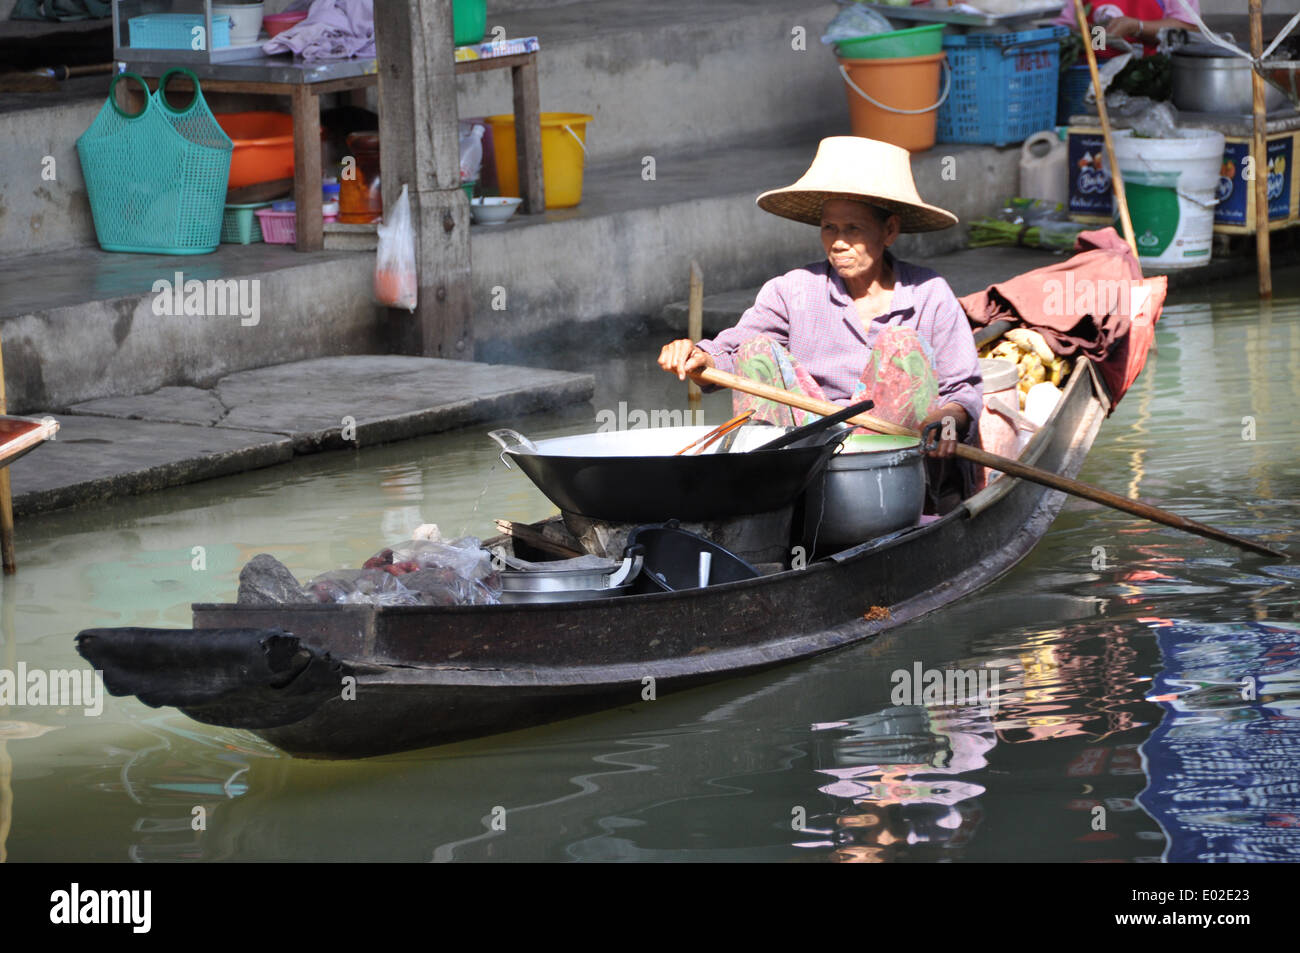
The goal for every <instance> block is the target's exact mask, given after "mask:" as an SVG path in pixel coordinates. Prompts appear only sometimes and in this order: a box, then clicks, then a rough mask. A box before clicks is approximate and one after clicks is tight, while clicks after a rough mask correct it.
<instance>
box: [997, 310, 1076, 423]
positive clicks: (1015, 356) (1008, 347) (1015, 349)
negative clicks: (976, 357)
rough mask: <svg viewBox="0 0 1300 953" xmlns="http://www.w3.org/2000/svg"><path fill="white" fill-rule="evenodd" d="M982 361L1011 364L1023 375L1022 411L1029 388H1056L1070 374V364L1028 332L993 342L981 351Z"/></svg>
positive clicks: (1011, 333)
mask: <svg viewBox="0 0 1300 953" xmlns="http://www.w3.org/2000/svg"><path fill="white" fill-rule="evenodd" d="M980 357H991V358H994V359H996V360H1003V361H1010V362H1011V363H1012V364H1014V365H1016V371H1017V373H1018V374H1019V375H1020V383H1019V385H1018V386H1017V390H1018V391H1019V393H1020V409H1021V410H1024V408H1025V395H1026V394H1028V393H1029V388H1031V387H1033V386H1034V385H1035V384H1040V383H1042V382H1043V381H1050V382H1051V383H1052V384H1055V385H1056V386H1057V387H1059V386H1060V385H1061V381H1063V380H1065V378H1066V376H1067V375H1068V374H1069V373H1070V362H1069V361H1067V360H1066V359H1065V358H1063V357H1058V356H1057V355H1056V354H1055V353H1053V351H1052V349H1051V347H1050V346H1049V345H1048V343H1047V339H1046V338H1045V337H1043V336H1042V335H1041V334H1039V333H1038V332H1037V331H1031V330H1030V329H1029V328H1012V329H1011V330H1010V331H1008V332H1007V333H1006V334H1005V335H1003V337H1001V338H999V339H998V340H995V341H991V342H989V343H988V344H986V345H984V347H983V348H982V349H981V350H980Z"/></svg>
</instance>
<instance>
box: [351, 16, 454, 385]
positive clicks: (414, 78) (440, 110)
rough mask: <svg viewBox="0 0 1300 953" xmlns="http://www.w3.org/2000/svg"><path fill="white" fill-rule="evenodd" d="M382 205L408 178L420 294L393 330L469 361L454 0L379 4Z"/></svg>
mask: <svg viewBox="0 0 1300 953" xmlns="http://www.w3.org/2000/svg"><path fill="white" fill-rule="evenodd" d="M375 43H376V46H377V48H378V51H379V101H380V110H379V141H380V163H381V179H382V182H383V191H384V208H385V210H388V209H391V208H392V206H393V203H394V202H395V201H396V200H397V198H398V196H399V195H400V194H401V190H402V186H403V185H406V186H407V187H408V191H409V193H410V200H411V213H412V218H413V220H414V222H415V226H416V267H417V269H418V274H419V298H418V304H417V306H416V312H415V315H414V321H412V319H411V317H410V316H407V315H406V314H404V313H398V314H393V315H392V320H393V321H394V322H400V324H397V325H396V327H397V329H398V331H397V334H396V337H397V339H398V341H399V342H401V345H402V347H403V349H404V350H406V351H408V352H414V353H418V354H422V355H424V356H425V357H444V358H456V359H461V360H472V359H473V357H474V346H473V335H472V330H471V324H470V315H471V313H472V309H471V301H470V249H469V202H468V200H467V199H466V198H465V193H464V192H463V191H462V190H461V188H460V136H459V132H458V122H457V120H458V115H457V109H456V72H455V65H456V64H455V60H454V59H453V55H452V50H453V33H452V23H451V4H444V3H436V4H433V3H430V4H421V3H418V2H416V0H391V2H387V3H383V4H376V7H375Z"/></svg>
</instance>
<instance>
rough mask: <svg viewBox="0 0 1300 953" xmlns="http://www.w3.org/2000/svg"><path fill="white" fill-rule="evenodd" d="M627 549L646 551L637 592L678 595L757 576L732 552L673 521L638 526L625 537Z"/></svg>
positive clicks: (752, 569)
mask: <svg viewBox="0 0 1300 953" xmlns="http://www.w3.org/2000/svg"><path fill="white" fill-rule="evenodd" d="M628 546H629V547H638V548H642V549H643V550H644V552H645V569H644V570H643V571H642V573H641V579H640V581H639V583H638V585H637V587H636V588H637V591H639V592H678V591H680V590H682V589H697V588H701V587H702V586H704V585H706V584H707V585H713V586H716V585H719V584H721V583H724V582H738V581H739V580H742V579H756V578H757V577H758V576H759V575H760V573H759V571H758V570H757V569H755V568H754V567H753V566H751V565H750V564H749V563H747V562H745V560H743V559H741V558H740V557H739V556H737V555H736V554H735V553H733V552H731V551H730V550H728V549H724V548H723V547H721V546H719V545H718V544H717V543H713V542H710V541H709V540H707V539H705V538H704V537H703V536H699V535H697V534H695V533H692V532H689V531H687V530H684V529H682V528H681V527H680V526H678V524H677V521H676V520H669V521H668V522H666V523H660V524H654V525H649V526H638V527H637V528H636V529H634V530H633V531H632V533H631V535H629V536H628ZM706 557H707V558H706ZM706 567H707V568H706Z"/></svg>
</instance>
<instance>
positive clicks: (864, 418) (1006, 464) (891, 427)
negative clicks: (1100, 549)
mask: <svg viewBox="0 0 1300 953" xmlns="http://www.w3.org/2000/svg"><path fill="white" fill-rule="evenodd" d="M1077 2H1078V0H1076V3H1077ZM1084 48H1085V49H1087V48H1088V47H1087V45H1086V44H1085V47H1084ZM690 376H692V377H694V378H695V379H696V380H697V381H701V382H703V383H705V384H716V385H718V386H719V387H729V388H731V389H733V390H738V391H742V392H744V393H746V394H753V395H755V396H757V397H766V398H767V399H768V400H775V401H777V402H778V403H781V404H787V405H789V406H791V407H798V408H799V409H800V410H810V411H812V412H813V413H814V414H832V413H835V412H836V410H837V409H838V408H836V406H835V405H834V404H832V403H831V402H830V401H825V400H815V399H814V398H812V397H805V396H803V395H802V394H792V393H790V392H789V391H785V390H781V389H779V388H776V387H769V386H767V385H766V384H759V383H756V382H755V381H751V380H746V379H745V378H743V377H737V376H736V375H735V374H728V373H726V372H724V371H719V370H716V369H714V368H711V367H706V368H704V369H703V370H699V371H692V372H691V375H690ZM848 423H851V424H856V425H857V426H859V427H869V428H870V429H872V430H875V431H878V432H880V433H891V434H898V435H900V436H904V437H916V436H919V434H917V432H916V431H915V430H912V429H911V428H909V427H900V426H899V425H898V424H894V423H890V422H889V421H887V420H881V419H880V418H878V417H872V416H871V415H870V414H858V415H857V416H856V417H853V418H851V419H850V420H849V421H848ZM782 452H783V453H788V452H789V451H782ZM733 456H734V455H733ZM957 456H959V457H963V458H964V459H967V460H970V461H971V462H973V463H978V464H979V465H980V466H983V467H990V468H991V469H994V470H1001V471H1002V472H1003V473H1009V474H1011V475H1012V476H1015V477H1020V478H1021V479H1023V480H1029V481H1030V482H1031V483H1038V484H1041V485H1042V486H1047V487H1051V488H1052V489H1053V490H1060V491H1061V492H1062V493H1069V494H1071V495H1072V496H1081V497H1083V498H1084V499H1085V500H1092V501H1093V502H1094V503H1100V504H1102V505H1103V506H1109V507H1111V508H1112V509H1116V510H1121V511H1123V512H1125V513H1130V514H1132V515H1133V516H1140V517H1142V518H1143V519H1148V520H1151V521H1152V522H1155V523H1162V524H1164V525H1165V526H1171V527H1173V528H1174V529H1180V530H1183V531H1184V532H1187V533H1195V534H1196V535H1197V536H1204V537H1205V538H1206V539H1213V540H1217V541H1219V542H1221V543H1228V544H1229V545H1232V546H1236V547H1238V548H1239V549H1248V550H1250V551H1251V552H1253V553H1258V554H1260V555H1261V556H1272V557H1274V558H1276V559H1288V558H1290V557H1289V556H1288V555H1287V554H1286V553H1284V552H1281V551H1279V550H1276V549H1272V548H1270V547H1268V546H1264V545H1261V544H1260V543H1256V542H1255V541H1254V540H1249V539H1243V538H1242V537H1240V536H1234V535H1232V534H1231V533H1225V532H1224V531H1223V530H1221V529H1215V528H1214V527H1213V526H1206V525H1205V524H1204V523H1198V522H1196V521H1195V520H1189V519H1187V518H1186V517H1183V516H1179V515H1178V514H1177V513H1171V512H1169V511H1168V510H1162V509H1159V508H1158V507H1155V506H1149V505H1147V504H1146V503H1139V502H1137V501H1136V500H1130V499H1127V498H1125V497H1122V496H1119V495H1118V494H1115V493H1111V492H1110V491H1109V490H1103V489H1101V488H1100V487H1095V486H1090V485H1089V484H1087V483H1081V482H1080V481H1078V480H1071V479H1070V478H1069V477H1064V476H1061V475H1060V474H1059V473H1050V472H1048V471H1047V470H1040V469H1038V468H1037V467H1031V466H1026V465H1025V464H1023V463H1020V462H1019V461H1016V460H1008V459H1007V458H1006V457H999V456H998V455H997V454H993V453H988V452H986V451H984V450H977V449H976V448H974V447H968V446H966V444H964V443H959V444H957Z"/></svg>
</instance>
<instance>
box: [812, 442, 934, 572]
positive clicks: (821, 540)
mask: <svg viewBox="0 0 1300 953" xmlns="http://www.w3.org/2000/svg"><path fill="white" fill-rule="evenodd" d="M924 507H925V458H924V455H923V454H922V452H921V446H920V440H918V439H917V438H915V437H890V436H884V435H878V434H858V435H855V436H852V437H849V438H848V439H847V440H845V441H844V450H843V452H842V453H838V454H836V455H835V456H833V457H831V460H830V463H828V464H827V465H826V472H825V473H824V474H823V476H822V478H821V479H819V480H814V481H813V483H812V485H811V486H810V487H809V488H808V499H807V504H806V508H805V510H804V523H805V526H806V527H807V529H806V530H805V533H804V536H805V542H806V543H807V544H808V545H809V546H810V547H812V546H814V544H815V548H816V550H817V552H819V553H825V552H835V551H837V550H840V549H847V548H848V547H850V546H856V545H857V544H858V543H865V542H866V541H867V540H869V539H875V538H876V537H877V536H884V535H885V534H886V533H892V532H895V531H896V530H900V529H905V528H907V527H908V526H915V525H916V523H917V522H918V521H919V520H920V518H921V510H922V509H923V508H924Z"/></svg>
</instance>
